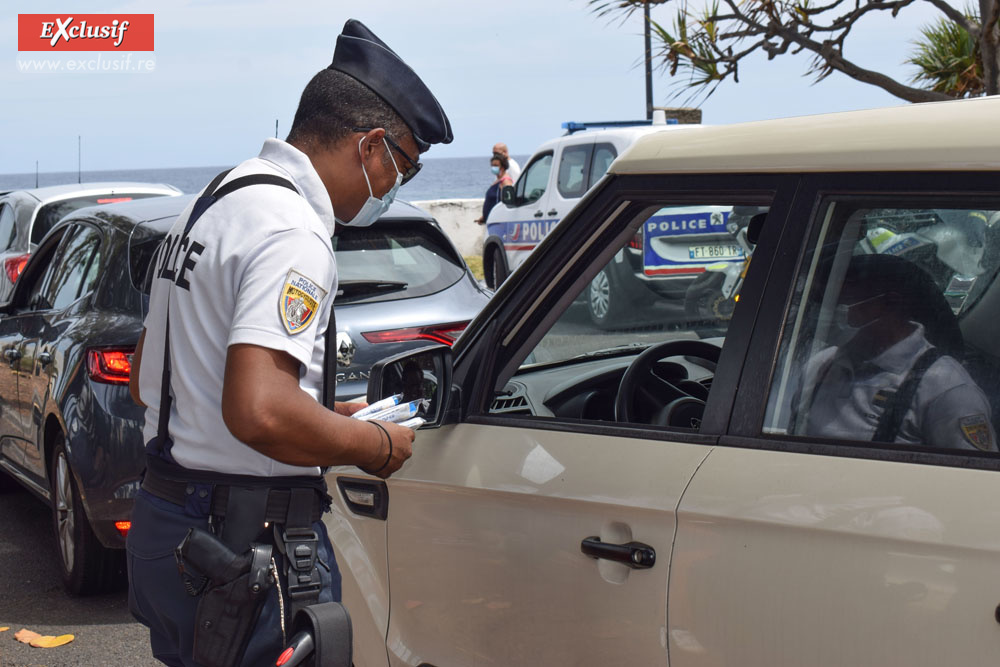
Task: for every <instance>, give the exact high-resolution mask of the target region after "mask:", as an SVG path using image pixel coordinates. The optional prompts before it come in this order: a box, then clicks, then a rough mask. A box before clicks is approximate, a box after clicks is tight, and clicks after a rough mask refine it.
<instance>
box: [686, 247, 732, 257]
mask: <svg viewBox="0 0 1000 667" xmlns="http://www.w3.org/2000/svg"><path fill="white" fill-rule="evenodd" d="M688 257H690V258H691V259H737V258H740V257H743V248H741V247H739V246H738V245H693V246H688Z"/></svg>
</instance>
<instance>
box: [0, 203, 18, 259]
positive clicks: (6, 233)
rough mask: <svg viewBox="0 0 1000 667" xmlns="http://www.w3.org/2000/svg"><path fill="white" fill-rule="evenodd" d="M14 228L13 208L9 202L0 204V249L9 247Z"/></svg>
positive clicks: (12, 238) (12, 239)
mask: <svg viewBox="0 0 1000 667" xmlns="http://www.w3.org/2000/svg"><path fill="white" fill-rule="evenodd" d="M16 229H17V227H16V226H15V225H14V208H13V207H12V206H11V205H10V204H0V251H3V250H7V249H8V248H10V246H11V243H12V242H13V241H14V234H15V231H16Z"/></svg>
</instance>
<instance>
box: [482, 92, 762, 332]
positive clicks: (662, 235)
mask: <svg viewBox="0 0 1000 667" xmlns="http://www.w3.org/2000/svg"><path fill="white" fill-rule="evenodd" d="M701 127H702V126H700V125H680V124H678V123H677V122H676V120H675V119H670V121H668V120H667V119H666V118H665V114H664V112H663V111H662V110H657V111H656V112H655V113H654V118H653V120H652V121H648V120H644V121H612V122H598V123H575V122H569V123H563V128H564V129H565V130H566V133H565V134H564V135H563V136H561V137H559V138H557V139H553V140H551V141H548V142H546V143H544V144H542V146H541V147H539V149H538V150H537V151H535V153H534V155H532V157H531V159H530V160H529V161H528V163H527V165H526V166H525V168H524V170H523V171H522V173H521V176H520V178H518V180H517V183H515V184H514V185H513V186H508V187H506V188H504V189H503V192H502V193H501V203H500V204H498V205H496V206H494V207H493V210H492V211H490V214H489V217H488V219H487V221H486V238H485V240H484V242H483V269H484V273H485V276H486V283H487V285H488V286H489V287H490V288H492V289H496V288H497V287H498V286H499V285H500V283H502V282H503V281H504V279H506V277H507V276H508V275H509V274H510V273H511V271H513V270H514V269H516V268H517V267H518V266H520V265H521V264H522V263H523V262H524V260H525V258H527V256H528V255H529V254H530V253H531V251H532V250H534V248H535V247H536V246H537V245H538V244H539V243H540V242H541V241H542V240H543V239H544V238H545V237H546V236H547V235H548V234H549V233H550V232H551V231H552V229H553V228H554V227H555V226H556V225H557V224H558V223H559V221H560V220H561V219H562V218H563V217H564V216H565V215H566V213H568V212H569V210H570V209H571V208H573V206H574V205H576V203H577V202H579V201H580V199H581V198H582V197H583V195H584V194H585V193H586V192H587V191H588V190H589V189H590V188H591V187H592V186H593V185H594V184H595V183H597V182H598V181H599V180H600V179H601V177H603V176H604V174H605V172H606V171H607V170H608V167H610V166H611V163H612V162H614V160H615V158H617V157H618V155H620V154H621V153H622V152H623V151H624V150H625V149H626V148H628V147H629V146H630V145H632V143H634V142H635V141H636V140H637V139H639V138H640V137H642V136H644V135H647V134H651V133H654V132H697V131H700V129H701ZM729 214H730V211H729V210H728V209H725V208H720V207H710V208H705V207H701V208H698V207H681V208H671V209H664V210H662V211H659V212H657V214H656V215H654V216H653V217H652V218H650V219H649V220H648V222H647V224H646V225H644V226H643V228H642V230H640V231H639V232H638V233H637V234H636V236H635V239H633V241H632V243H630V244H629V246H628V248H626V249H623V250H622V251H621V252H620V253H619V256H618V258H617V260H618V261H617V262H616V263H615V265H614V266H613V267H611V269H610V270H608V271H604V272H602V273H601V274H600V275H598V276H597V278H595V279H594V282H593V284H592V285H591V290H590V293H589V294H587V295H585V296H584V298H582V299H581V300H582V301H585V302H586V305H587V309H588V312H589V314H590V318H591V320H592V321H593V322H594V324H596V325H598V326H610V325H612V324H620V323H621V317H622V316H623V315H624V314H626V313H627V312H628V311H629V309H631V308H632V307H633V306H634V305H635V304H636V303H641V302H642V301H643V300H644V297H645V296H646V295H647V292H648V291H649V290H652V291H653V292H655V293H657V294H672V295H675V296H677V297H678V298H683V297H684V293H685V291H686V289H687V287H688V285H689V284H690V282H691V280H692V279H693V278H694V277H696V276H697V275H699V274H701V273H703V272H704V271H705V270H706V268H707V267H709V266H710V265H714V264H718V263H720V262H741V261H742V260H743V256H744V255H743V249H742V248H741V247H740V245H739V244H738V243H737V242H736V240H735V238H734V236H733V234H732V233H731V230H730V229H728V228H727V222H728V219H729Z"/></svg>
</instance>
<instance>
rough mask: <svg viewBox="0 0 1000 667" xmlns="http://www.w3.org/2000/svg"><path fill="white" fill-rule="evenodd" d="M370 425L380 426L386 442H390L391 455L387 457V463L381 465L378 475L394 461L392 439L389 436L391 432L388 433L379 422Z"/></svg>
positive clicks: (377, 471)
mask: <svg viewBox="0 0 1000 667" xmlns="http://www.w3.org/2000/svg"><path fill="white" fill-rule="evenodd" d="M369 423H371V424H375V426H378V428H379V430H381V431H382V432H383V433H385V438H386V440H388V441H389V454H388V455H387V456H386V457H385V463H383V464H382V465H381V467H379V468H378V470H376V471H375V472H376V473H379V472H382V468H385V467H386V466H387V465H389V461H391V460H392V437H391V436H390V435H389V431H387V430H386V429H385V426H382V425H381V424H379V423H378V422H375V421H373V422H369Z"/></svg>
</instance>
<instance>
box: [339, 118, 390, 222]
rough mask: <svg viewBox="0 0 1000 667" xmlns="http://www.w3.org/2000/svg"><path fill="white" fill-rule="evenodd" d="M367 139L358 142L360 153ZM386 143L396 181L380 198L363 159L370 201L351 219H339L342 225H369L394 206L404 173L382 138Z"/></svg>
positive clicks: (362, 165) (386, 145)
mask: <svg viewBox="0 0 1000 667" xmlns="http://www.w3.org/2000/svg"><path fill="white" fill-rule="evenodd" d="M364 140H365V138H364V137H361V141H359V142H358V154H359V155H360V154H361V143H362V142H363V141H364ZM382 143H383V144H385V149H386V150H387V151H389V159H390V160H392V168H393V169H394V170H395V171H396V183H395V184H394V185H393V186H392V187H391V188H389V191H388V192H387V193H385V196H384V197H382V198H381V199H379V198H378V197H376V196H375V193H374V192H372V182H371V181H370V180H369V179H368V170H367V169H365V163H364V160H362V161H361V173H363V174H364V175H365V183H367V184H368V201H366V202H365V203H364V205H363V206H362V207H361V210H359V211H358V213H357V215H355V216H354V217H353V218H351V219H350V220H340V219H339V218H338V219H337V223H338V224H341V225H346V226H348V227H368V226H369V225H371V224H372V223H373V222H375V221H376V220H378V219H379V218H381V217H382V214H383V213H385V212H386V211H388V210H389V207H390V206H392V202H393V201H394V200H395V199H396V191H397V190H399V186H400V185H401V184H402V182H403V175H402V174H401V173H399V167H397V166H396V159H395V158H394V157H392V151H391V150H390V149H389V144H388V143H387V142H386V141H385V139H383V140H382Z"/></svg>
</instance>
